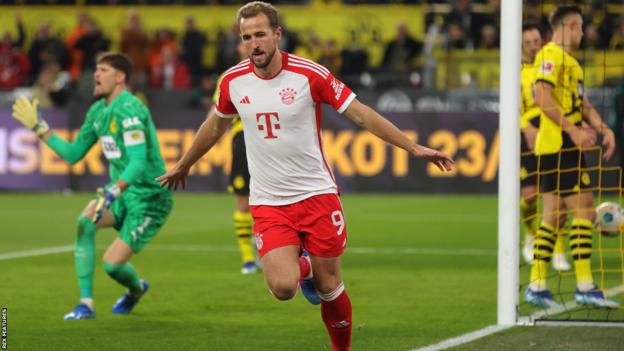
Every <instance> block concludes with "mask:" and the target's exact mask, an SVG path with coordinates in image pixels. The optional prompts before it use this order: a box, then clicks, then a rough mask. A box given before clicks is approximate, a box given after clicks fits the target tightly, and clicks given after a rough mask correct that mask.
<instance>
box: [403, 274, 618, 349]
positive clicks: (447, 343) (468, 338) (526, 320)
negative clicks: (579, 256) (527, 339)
mask: <svg viewBox="0 0 624 351" xmlns="http://www.w3.org/2000/svg"><path fill="white" fill-rule="evenodd" d="M604 292H605V295H606V296H607V297H613V296H615V295H618V294H621V293H623V292H624V285H619V286H616V287H614V288H611V289H607V290H605V291H604ZM564 306H566V308H562V307H560V308H557V307H551V308H549V309H548V310H545V311H538V312H535V313H533V314H531V315H530V316H527V317H521V318H519V319H518V325H520V326H522V325H525V326H527V325H533V324H534V323H535V320H536V319H537V318H541V317H544V316H547V315H549V314H557V313H561V312H564V311H566V310H570V309H573V308H575V307H577V306H578V305H577V303H576V302H575V301H568V302H565V303H564ZM599 323H600V322H594V323H593V324H590V323H582V322H573V321H570V322H563V321H562V322H558V323H551V324H552V325H553V326H572V325H583V326H588V325H591V326H599V325H598V324H599ZM611 324H613V325H615V323H611ZM611 324H608V325H606V326H613V325H611ZM618 326H622V325H621V323H619V324H618ZM511 327H513V325H505V326H502V325H490V326H487V327H485V328H482V329H478V330H475V331H473V332H470V333H466V334H462V335H459V336H456V337H453V338H450V339H446V340H443V341H441V342H439V343H437V344H433V345H429V346H425V347H421V348H419V349H413V350H411V351H439V350H445V349H448V348H451V347H455V346H459V345H463V344H467V343H469V342H472V341H475V340H477V339H480V338H483V337H485V336H488V335H491V334H494V333H498V332H499V331H502V330H505V329H509V328H511Z"/></svg>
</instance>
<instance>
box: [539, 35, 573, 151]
mask: <svg viewBox="0 0 624 351" xmlns="http://www.w3.org/2000/svg"><path fill="white" fill-rule="evenodd" d="M534 69H535V76H534V80H533V82H534V83H537V82H546V83H548V84H550V85H552V86H553V98H554V100H555V101H556V103H557V106H558V107H559V109H560V110H561V112H562V113H563V115H564V116H565V117H566V118H567V119H568V120H569V121H570V122H571V123H573V124H578V123H580V122H581V121H582V119H583V115H582V106H583V70H582V69H581V65H580V64H579V63H578V61H577V60H576V59H575V58H574V57H572V55H570V54H569V53H567V52H566V51H565V50H563V48H562V47H561V46H559V45H557V44H555V43H554V42H550V43H548V44H546V45H545V46H544V47H543V48H542V49H541V50H540V51H539V52H538V53H537V56H536V57H535V64H534ZM562 144H563V138H562V132H561V127H560V126H559V125H558V124H556V123H555V122H553V121H552V120H551V119H550V118H549V117H548V116H546V115H545V114H543V113H542V114H541V116H540V128H539V133H538V134H537V140H536V142H535V154H536V155H545V154H553V153H556V152H558V151H560V150H561V145H562Z"/></svg>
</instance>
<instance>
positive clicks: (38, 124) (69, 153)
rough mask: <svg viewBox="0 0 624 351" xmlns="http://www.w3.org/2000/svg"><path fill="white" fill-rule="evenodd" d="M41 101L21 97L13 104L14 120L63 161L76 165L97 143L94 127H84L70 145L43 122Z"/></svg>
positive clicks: (86, 125) (87, 125)
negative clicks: (30, 131)
mask: <svg viewBox="0 0 624 351" xmlns="http://www.w3.org/2000/svg"><path fill="white" fill-rule="evenodd" d="M38 104H39V101H38V100H37V99H34V100H33V101H32V102H31V101H30V100H28V98H26V97H25V96H22V97H20V98H19V99H17V100H16V101H15V103H14V104H13V118H15V119H16V120H18V121H19V122H20V123H22V124H23V125H24V126H25V127H26V128H28V129H31V130H32V131H33V132H34V133H35V134H36V135H37V137H38V138H39V139H41V140H43V141H44V142H45V143H46V144H47V145H48V146H49V147H50V148H51V149H52V150H54V152H56V153H57V154H58V155H59V156H60V157H61V158H62V159H64V160H65V161H67V162H69V163H70V164H74V163H76V162H78V161H80V160H81V159H82V158H83V157H84V155H85V154H86V153H87V151H89V149H91V147H92V146H93V144H95V143H96V142H97V136H96V135H95V133H94V132H93V129H92V126H91V125H89V124H87V123H86V124H85V125H83V127H82V128H81V129H80V132H79V133H78V135H77V136H76V138H75V141H74V142H73V143H69V142H67V141H65V140H63V139H61V138H59V137H58V136H56V135H55V134H53V133H52V131H51V130H50V127H48V123H46V121H45V120H43V118H42V116H41V113H40V112H39V110H38Z"/></svg>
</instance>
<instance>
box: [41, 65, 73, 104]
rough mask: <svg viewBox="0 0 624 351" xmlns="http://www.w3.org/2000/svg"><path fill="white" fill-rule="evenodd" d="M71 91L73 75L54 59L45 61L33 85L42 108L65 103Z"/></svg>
mask: <svg viewBox="0 0 624 351" xmlns="http://www.w3.org/2000/svg"><path fill="white" fill-rule="evenodd" d="M70 91H71V76H70V75H69V72H67V71H62V70H61V66H60V65H59V64H58V63H57V62H54V61H49V62H47V63H45V64H44V65H43V66H42V67H41V69H40V73H39V76H38V77H37V80H36V81H35V84H34V85H33V87H32V94H33V97H35V98H37V99H39V106H40V107H42V108H49V107H59V106H63V105H65V102H66V101H67V98H68V97H69V94H70Z"/></svg>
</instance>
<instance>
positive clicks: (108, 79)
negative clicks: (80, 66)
mask: <svg viewBox="0 0 624 351" xmlns="http://www.w3.org/2000/svg"><path fill="white" fill-rule="evenodd" d="M94 80H95V87H94V88H93V95H95V96H97V97H102V96H109V95H110V94H112V93H113V90H115V87H116V86H117V85H118V84H121V83H123V81H124V74H123V73H122V72H120V71H118V70H116V69H115V68H113V66H111V65H109V64H107V63H98V64H97V66H95V74H94Z"/></svg>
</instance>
